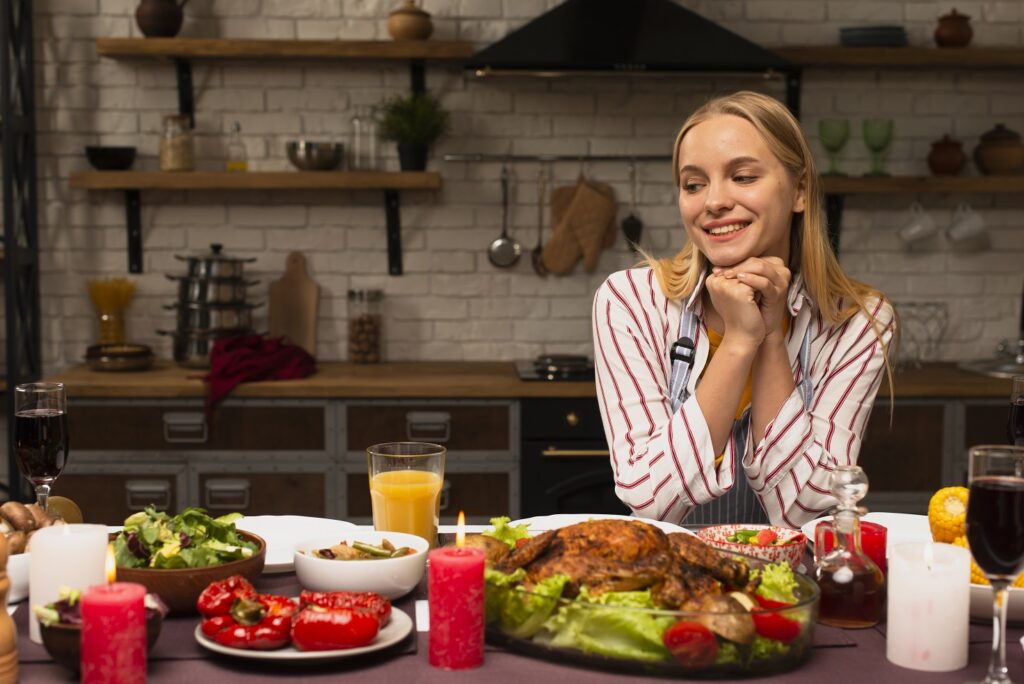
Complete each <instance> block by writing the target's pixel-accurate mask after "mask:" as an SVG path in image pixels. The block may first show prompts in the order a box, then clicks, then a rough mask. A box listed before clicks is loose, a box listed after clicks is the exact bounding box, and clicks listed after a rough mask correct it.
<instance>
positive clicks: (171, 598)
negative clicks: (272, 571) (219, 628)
mask: <svg viewBox="0 0 1024 684" xmlns="http://www.w3.org/2000/svg"><path fill="white" fill-rule="evenodd" d="M238 533H239V534H240V535H241V536H242V538H243V539H245V540H247V541H251V542H255V543H256V544H257V545H258V546H259V549H258V550H257V551H256V553H254V554H252V555H251V556H249V557H248V558H243V559H242V560H236V561H231V562H230V563H221V564H220V565H210V566H208V567H205V568H181V569H174V570H166V569H158V568H118V569H117V579H118V581H119V582H138V583H139V584H141V585H143V586H144V587H146V591H148V592H150V593H153V594H156V595H158V596H159V597H160V598H161V599H162V600H163V602H164V603H166V604H167V608H168V609H169V610H170V612H171V614H173V615H194V614H195V613H196V599H198V598H199V594H201V593H203V589H205V588H206V587H207V586H208V585H209V584H210V583H211V582H218V581H220V580H223V579H227V578H228V577H231V576H232V575H241V576H243V577H245V578H246V579H247V580H249V581H250V582H252V581H255V580H256V578H257V577H259V576H260V573H261V572H263V562H264V561H265V560H266V557H267V543H266V542H265V541H263V539H262V538H261V537H257V536H256V535H255V534H252V533H251V532H242V531H241V530H239V532H238Z"/></svg>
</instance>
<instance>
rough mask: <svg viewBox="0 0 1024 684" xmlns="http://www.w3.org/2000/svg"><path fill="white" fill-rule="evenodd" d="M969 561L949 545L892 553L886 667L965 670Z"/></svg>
mask: <svg viewBox="0 0 1024 684" xmlns="http://www.w3.org/2000/svg"><path fill="white" fill-rule="evenodd" d="M970 561H971V556H970V553H969V552H968V551H967V549H963V548H960V547H958V546H953V545H951V544H933V543H932V542H912V543H905V544H899V545H896V546H894V547H892V548H891V550H890V552H889V578H888V581H889V590H888V596H889V616H888V623H887V625H886V632H887V636H886V649H885V655H886V657H887V658H888V659H889V661H890V662H892V663H894V664H896V665H899V666H900V667H906V668H910V669H912V670H924V671H927V672H950V671H952V670H959V669H961V668H964V667H966V666H967V627H968V621H969V618H968V611H969V608H970V600H971V599H970V588H971V568H970Z"/></svg>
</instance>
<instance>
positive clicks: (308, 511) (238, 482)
mask: <svg viewBox="0 0 1024 684" xmlns="http://www.w3.org/2000/svg"><path fill="white" fill-rule="evenodd" d="M327 490H328V488H327V474H326V473H323V472H270V473H254V472H237V471H236V472H232V470H231V468H230V467H225V468H223V469H220V470H218V471H217V472H215V473H214V472H206V473H203V472H201V473H199V474H198V491H197V497H198V499H199V501H198V505H199V506H201V507H203V508H205V509H206V510H208V511H209V512H210V515H213V516H217V515H224V514H225V513H234V512H238V513H244V514H245V515H309V516H315V517H324V516H325V515H326V514H327V506H326V495H327Z"/></svg>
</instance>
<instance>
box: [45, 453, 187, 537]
mask: <svg viewBox="0 0 1024 684" xmlns="http://www.w3.org/2000/svg"><path fill="white" fill-rule="evenodd" d="M126 470H129V467H118V468H117V472H116V473H102V472H101V473H94V472H79V473H76V472H65V473H64V474H63V475H61V476H60V477H59V478H58V479H57V481H56V482H55V483H54V486H53V494H54V495H60V496H66V497H68V498H69V499H71V500H73V501H74V502H75V503H77V504H78V506H79V508H81V509H82V517H83V519H84V520H85V522H87V523H98V524H103V525H123V524H124V520H125V518H127V517H128V516H129V515H131V514H132V513H137V512H138V511H141V510H143V509H144V508H145V507H146V506H147V505H152V506H154V507H156V509H157V510H161V511H167V512H169V513H171V514H175V513H178V512H179V511H180V510H181V508H182V500H183V498H184V496H183V495H184V490H185V468H184V467H183V466H182V467H179V468H175V469H172V470H167V469H164V470H162V471H154V470H146V471H139V472H125V471H126Z"/></svg>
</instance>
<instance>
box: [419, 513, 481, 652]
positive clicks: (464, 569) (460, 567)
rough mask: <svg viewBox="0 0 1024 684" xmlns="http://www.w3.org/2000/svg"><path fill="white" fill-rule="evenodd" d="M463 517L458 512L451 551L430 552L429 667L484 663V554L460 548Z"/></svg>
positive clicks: (449, 549) (463, 528) (461, 546)
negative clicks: (453, 544) (453, 546)
mask: <svg viewBox="0 0 1024 684" xmlns="http://www.w3.org/2000/svg"><path fill="white" fill-rule="evenodd" d="M465 525H466V517H465V515H463V513H462V512H461V511H460V512H459V524H458V532H457V533H456V535H455V548H452V547H445V548H440V549H434V550H433V551H431V552H430V555H429V562H428V577H427V592H428V597H429V604H430V664H431V665H433V666H434V667H441V668H444V669H446V670H465V669H468V668H471V667H479V666H480V665H481V664H483V662H484V552H483V550H482V549H474V548H467V547H465V546H464V544H465V539H466V532H465Z"/></svg>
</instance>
